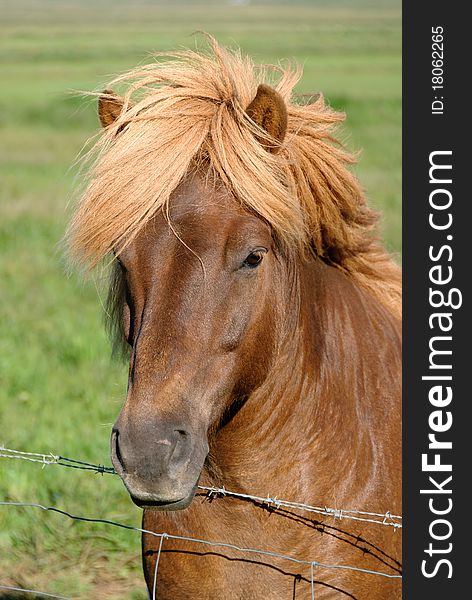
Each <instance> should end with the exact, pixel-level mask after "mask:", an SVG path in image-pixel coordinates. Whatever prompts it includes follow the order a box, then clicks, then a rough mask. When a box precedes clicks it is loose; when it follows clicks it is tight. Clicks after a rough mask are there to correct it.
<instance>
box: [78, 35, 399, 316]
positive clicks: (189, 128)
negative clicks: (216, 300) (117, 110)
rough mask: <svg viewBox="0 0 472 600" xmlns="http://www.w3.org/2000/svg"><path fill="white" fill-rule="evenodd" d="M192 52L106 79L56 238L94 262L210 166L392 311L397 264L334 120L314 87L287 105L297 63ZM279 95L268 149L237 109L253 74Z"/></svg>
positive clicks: (280, 232) (294, 244) (282, 232)
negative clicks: (94, 128) (282, 131)
mask: <svg viewBox="0 0 472 600" xmlns="http://www.w3.org/2000/svg"><path fill="white" fill-rule="evenodd" d="M208 39H209V45H208V48H207V49H206V50H204V51H191V50H186V51H181V52H173V53H162V54H157V55H156V56H155V60H154V62H152V63H151V64H148V65H145V66H139V67H137V68H136V69H133V70H131V71H129V72H127V73H125V74H123V75H121V76H120V77H118V78H117V79H115V80H114V81H113V82H112V83H111V85H112V86H115V87H116V86H118V88H119V89H120V88H124V92H123V99H124V104H123V108H122V110H121V114H120V115H119V117H118V118H117V119H116V121H115V122H114V123H113V124H112V125H110V126H109V127H107V128H106V129H104V130H103V132H102V134H101V136H100V138H99V139H98V141H97V142H96V144H95V146H94V148H93V149H92V155H93V157H94V164H93V165H92V167H91V168H90V171H89V180H88V185H87V187H86V189H85V192H84V193H83V196H82V199H81V202H80V203H79V205H78V207H77V209H76V212H75V214H74V216H73V219H72V221H71V224H70V227H69V230H68V234H67V241H68V244H69V248H70V251H71V256H72V257H73V259H74V260H75V261H77V262H78V263H81V264H85V265H87V266H90V267H93V266H95V265H96V264H97V263H98V262H99V261H100V260H101V259H102V258H104V257H105V256H106V255H107V254H108V253H110V252H111V251H114V252H115V253H119V252H120V251H121V250H122V249H123V248H124V247H125V246H126V245H127V244H129V243H130V242H131V240H132V239H133V238H134V237H135V236H136V235H137V233H138V232H139V231H140V229H141V228H142V227H143V226H144V225H145V224H146V223H147V222H148V221H149V220H150V219H151V218H152V217H153V216H154V215H155V214H156V212H157V211H159V210H164V211H167V209H168V207H169V198H170V196H171V194H172V192H173V191H174V190H175V188H176V187H177V185H178V184H179V183H180V181H181V180H182V179H183V178H184V177H185V175H186V174H188V173H189V171H190V170H192V169H198V168H201V167H202V166H204V165H205V166H206V168H207V169H208V168H209V169H211V171H212V172H213V173H214V175H215V176H216V179H217V180H218V181H219V182H222V183H223V184H224V185H225V186H227V187H228V188H229V189H230V190H231V192H232V193H233V194H234V197H235V200H236V201H238V202H240V203H242V205H243V206H244V207H246V208H247V209H248V210H250V211H252V212H254V213H256V214H257V215H259V216H260V217H261V218H263V219H264V220H266V221H267V222H268V223H269V224H270V225H271V227H272V229H273V231H274V235H275V236H277V238H278V239H279V240H280V242H281V243H282V244H285V245H286V246H288V247H289V248H292V249H293V248H296V249H297V250H298V251H299V252H300V253H302V254H307V253H314V254H316V255H317V256H319V257H320V258H321V259H322V260H324V261H326V262H328V263H330V264H332V265H333V266H335V267H337V268H339V269H341V270H343V271H344V272H345V273H346V274H348V276H350V277H352V278H354V279H355V280H356V281H357V282H358V283H359V284H360V285H361V286H362V287H364V288H366V289H367V290H369V291H370V292H371V293H372V294H374V295H375V296H376V297H377V298H378V299H379V300H380V302H381V303H382V304H383V305H384V306H386V307H387V308H388V310H389V311H390V312H391V313H392V314H394V315H395V316H399V315H400V302H401V300H400V298H401V289H400V269H399V268H398V266H397V265H396V264H395V263H394V262H393V260H392V259H391V257H390V256H389V255H388V254H387V253H386V251H385V250H384V248H383V247H382V245H381V244H380V243H379V242H378V241H377V239H376V237H375V225H376V222H377V215H376V213H374V212H373V211H372V210H371V209H370V208H369V207H368V206H367V204H366V201H365V197H364V194H363V191H362V189H361V187H360V185H359V183H358V181H357V180H356V178H355V177H354V176H353V174H352V173H351V172H350V171H349V169H348V166H349V165H350V164H352V163H353V162H354V159H353V157H352V155H350V154H349V153H348V152H346V150H345V149H344V148H343V147H342V146H341V145H340V144H339V143H338V142H337V141H336V139H335V138H334V129H335V127H336V125H337V124H338V123H339V122H341V121H342V120H343V119H344V115H343V114H342V113H339V112H335V111H334V110H332V109H331V108H330V107H329V106H327V105H326V104H325V101H324V99H323V97H322V96H321V95H317V96H316V97H315V98H314V99H313V101H312V102H311V103H304V104H299V103H297V102H296V100H295V99H294V97H293V88H294V86H295V84H296V83H297V81H298V80H299V78H300V75H301V71H300V69H299V68H295V69H292V68H282V67H274V66H269V67H267V66H266V67H256V66H255V65H254V64H253V63H252V62H251V61H250V59H248V58H247V57H243V56H241V54H240V53H239V52H232V51H229V50H226V49H223V48H221V47H220V46H219V45H218V44H217V43H216V41H215V40H213V38H211V37H209V38H208ZM263 82H265V83H269V84H270V85H273V87H274V88H275V89H276V90H277V91H278V92H279V93H280V94H281V96H282V97H283V99H284V101H285V103H286V106H287V110H288V128H287V134H286V137H285V139H284V141H283V143H282V144H281V145H280V147H279V148H278V152H277V153H271V152H267V150H266V149H265V148H264V146H263V145H262V144H261V143H260V137H261V130H260V129H259V128H258V126H257V125H256V124H255V123H254V122H253V121H252V120H251V119H250V118H249V117H248V115H247V114H246V112H245V109H246V108H247V106H248V105H249V104H250V102H251V100H252V99H253V98H254V96H255V94H256V90H257V86H258V85H259V83H263Z"/></svg>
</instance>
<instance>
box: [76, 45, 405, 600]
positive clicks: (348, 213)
mask: <svg viewBox="0 0 472 600" xmlns="http://www.w3.org/2000/svg"><path fill="white" fill-rule="evenodd" d="M300 76H301V70H300V69H299V68H298V67H292V66H287V67H282V66H279V67H270V66H265V67H262V66H261V67H258V66H255V65H254V64H253V63H252V61H251V60H250V59H249V58H248V57H245V56H243V55H242V54H241V53H240V51H237V50H230V49H226V48H224V47H221V46H220V45H219V44H218V43H217V42H216V40H214V39H213V38H212V37H209V43H208V45H207V47H205V48H204V49H200V50H182V51H178V52H170V53H163V54H158V55H157V56H156V58H155V60H154V61H153V62H152V63H150V64H148V65H144V66H139V67H137V68H136V69H133V70H131V71H128V72H127V73H124V74H122V75H120V76H119V77H117V78H116V79H115V80H114V81H113V82H112V83H111V84H110V88H107V89H106V90H105V91H104V92H100V93H97V94H96V96H97V98H98V113H99V119H100V122H101V125H102V129H101V132H102V133H101V135H99V139H98V141H97V142H96V144H95V146H94V151H93V152H92V156H93V157H94V162H93V164H92V165H91V166H90V168H89V171H88V172H89V176H88V177H87V180H86V186H85V187H84V190H83V191H82V195H81V199H80V201H79V203H78V206H77V208H76V209H75V212H74V215H73V217H72V219H71V222H70V226H69V229H68V232H67V240H68V243H69V247H70V255H71V257H72V260H74V261H75V262H76V263H77V264H78V265H82V266H85V267H86V268H87V269H92V268H93V267H96V266H97V265H98V264H99V263H100V264H101V263H103V262H105V263H106V264H107V265H108V266H110V267H111V281H110V287H109V294H108V304H107V313H108V316H109V323H108V325H109V328H110V330H111V333H112V336H113V338H114V340H115V349H116V350H119V351H120V350H122V351H123V352H124V353H125V356H127V357H128V359H129V377H128V390H127V396H126V401H125V402H124V404H123V407H122V409H121V412H120V414H119V417H118V419H117V421H116V423H115V425H114V426H113V429H112V434H111V455H112V462H113V465H114V467H115V469H116V471H117V473H118V474H119V476H120V477H121V479H122V480H123V482H124V485H125V486H126V489H127V491H128V492H129V495H130V497H131V499H132V500H133V501H134V503H135V504H137V505H138V506H139V507H141V508H142V509H143V530H144V533H143V535H142V557H143V568H144V575H145V579H146V583H147V588H148V592H149V595H150V597H152V598H159V599H161V600H170V599H172V600H180V599H187V598H201V599H216V598H218V599H220V598H224V599H246V600H253V599H282V598H284V599H285V598H297V599H305V598H312V597H314V596H315V597H316V598H338V597H344V598H356V599H358V600H361V599H362V600H369V599H376V600H378V599H383V598H389V599H392V598H400V597H401V589H400V581H401V580H400V579H398V578H395V577H382V576H379V575H375V574H370V573H365V572H363V571H362V569H364V570H370V571H375V572H383V573H385V574H389V575H391V576H392V575H393V576H396V577H398V576H399V574H400V573H401V548H400V547H401V535H400V532H399V531H398V530H396V529H395V528H392V527H385V526H382V523H380V524H379V523H375V522H370V521H369V519H368V518H367V519H366V520H365V521H357V520H352V519H351V520H350V519H335V518H333V517H332V516H329V515H330V513H329V514H328V516H326V515H322V514H321V515H320V514H319V513H309V512H304V511H302V510H299V509H298V508H297V507H292V506H288V507H287V506H285V507H281V506H279V507H277V505H274V504H270V503H264V502H263V501H261V500H259V501H258V500H257V499H256V500H255V499H254V498H251V497H256V498H257V497H259V499H260V498H264V497H267V495H268V494H272V495H275V494H276V495H277V497H278V498H284V499H287V500H292V501H296V502H299V503H304V504H307V505H318V506H321V507H324V506H326V507H333V506H334V507H335V508H336V507H337V508H340V509H358V510H365V511H376V510H380V511H381V513H383V512H386V511H387V510H388V511H391V512H394V513H397V514H401V512H400V511H401V480H400V470H401V440H400V435H401V433H400V428H401V411H400V408H401V407H400V392H401V373H400V370H401V337H400V327H401V325H400V323H401V315H400V300H401V283H400V269H399V267H398V266H397V265H396V263H395V261H394V260H393V259H392V257H391V256H390V255H389V254H388V253H387V251H386V250H385V249H384V247H383V245H382V243H381V242H380V241H379V239H378V236H377V234H376V222H377V219H378V215H377V213H375V212H374V211H373V210H371V209H370V208H369V207H368V206H367V202H366V199H365V195H364V192H363V191H362V189H361V187H360V184H359V182H358V181H357V179H356V177H355V176H354V175H353V174H352V172H351V170H350V165H351V164H352V163H353V162H354V157H353V156H352V155H351V154H350V153H349V152H348V151H347V150H346V149H345V148H344V147H343V146H342V145H341V144H340V143H339V142H338V141H337V139H336V136H335V129H336V127H337V126H338V124H339V123H340V122H341V121H342V120H343V119H344V115H343V114H341V113H339V112H336V111H334V110H333V109H332V108H330V107H329V106H328V105H327V103H326V102H325V100H324V98H323V96H322V95H321V94H316V95H314V96H313V97H310V98H309V99H308V100H306V99H300V98H299V97H297V96H295V94H294V93H293V88H294V86H295V84H296V83H297V81H298V80H299V78H300ZM117 88H123V90H124V91H123V92H120V91H119V89H118V91H113V89H114V90H117ZM202 487H209V488H217V489H220V490H225V489H226V490H231V491H233V492H235V493H236V494H240V496H238V495H231V494H228V495H225V494H224V492H223V493H222V494H219V495H218V494H214V495H213V496H212V497H209V496H208V494H207V493H206V492H205V491H204V490H203V491H202V489H201V488H202ZM244 495H247V496H249V497H244ZM345 514H347V513H345ZM371 520H374V519H371ZM154 533H156V534H158V535H157V536H156V535H153V534H154ZM160 534H165V535H164V536H161V537H159V535H160ZM173 536H175V537H173ZM181 538H186V539H181ZM195 540H207V541H212V542H215V543H219V545H211V546H209V545H205V544H202V543H199V542H198V541H195ZM224 544H226V546H225V545H224ZM237 548H240V549H241V548H243V549H244V548H249V549H256V550H260V551H261V553H259V554H257V553H254V552H242V551H238V550H237ZM283 556H288V557H290V558H291V559H293V560H289V561H287V560H284V559H283ZM297 561H298V562H297ZM332 567H334V568H332ZM345 567H354V568H345ZM357 569H358V570H357Z"/></svg>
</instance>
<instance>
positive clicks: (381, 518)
mask: <svg viewBox="0 0 472 600" xmlns="http://www.w3.org/2000/svg"><path fill="white" fill-rule="evenodd" d="M0 458H16V459H23V460H29V461H32V462H37V463H41V464H43V466H45V465H52V464H56V465H60V466H62V467H69V468H72V469H81V470H84V471H93V472H95V473H100V474H101V475H103V474H105V473H107V474H112V475H116V474H117V473H116V471H115V469H114V468H113V467H106V466H104V465H95V464H93V463H88V462H84V461H80V460H74V459H71V458H66V457H64V456H59V455H57V456H56V455H54V454H39V453H37V452H20V451H19V450H12V449H10V448H4V447H2V446H0ZM198 489H199V490H201V491H203V492H205V493H206V494H207V496H208V497H209V498H215V497H218V496H223V497H226V496H231V497H233V498H241V499H244V500H251V501H253V502H258V503H260V504H263V505H269V506H273V507H275V509H276V510H277V509H279V508H290V509H292V510H300V511H305V512H311V513H315V514H318V515H323V516H327V517H333V518H335V519H351V520H353V521H361V522H364V523H376V524H377V525H385V526H387V527H393V529H394V530H396V529H401V528H402V524H401V523H399V521H401V520H402V517H401V515H393V514H392V513H391V512H390V511H386V512H382V513H380V512H369V511H363V510H354V509H344V508H343V509H340V508H329V507H327V506H312V505H310V504H304V503H302V502H291V501H288V500H279V499H278V498H277V496H275V497H271V496H267V497H262V496H254V495H251V494H243V493H241V492H232V491H229V490H227V489H226V488H224V487H207V486H202V485H199V486H198Z"/></svg>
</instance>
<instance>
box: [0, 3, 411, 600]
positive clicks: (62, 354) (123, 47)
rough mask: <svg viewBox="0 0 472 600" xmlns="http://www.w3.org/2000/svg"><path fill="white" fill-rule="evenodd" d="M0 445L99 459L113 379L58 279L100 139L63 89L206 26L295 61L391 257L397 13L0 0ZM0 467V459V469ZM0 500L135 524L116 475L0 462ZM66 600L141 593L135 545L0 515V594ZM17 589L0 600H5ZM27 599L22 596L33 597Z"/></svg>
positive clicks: (94, 302) (124, 537)
mask: <svg viewBox="0 0 472 600" xmlns="http://www.w3.org/2000/svg"><path fill="white" fill-rule="evenodd" d="M0 14H1V15H2V19H1V23H0V63H1V82H0V135H1V144H0V181H1V187H0V288H1V304H0V323H1V333H0V444H3V445H5V446H7V447H11V448H16V449H20V450H30V451H38V452H43V451H45V452H49V451H51V452H53V453H61V454H64V455H66V456H70V457H72V458H81V459H84V460H90V461H93V462H108V440H109V433H110V425H111V423H112V422H113V421H114V420H115V418H116V415H117V413H118V411H119V408H120V405H121V402H122V400H123V397H124V391H125V386H126V368H125V367H124V366H123V365H119V364H114V363H113V362H112V361H111V360H110V352H109V345H108V342H107V340H106V337H105V334H104V332H103V329H102V325H101V306H100V299H99V294H97V288H100V282H98V283H97V282H95V283H97V285H95V283H94V282H93V281H90V282H88V283H82V282H80V281H79V279H78V278H77V277H75V276H70V277H68V276H67V275H66V269H65V264H64V259H63V256H62V254H61V249H60V247H59V246H58V242H59V240H60V238H61V236H62V234H63V231H64V226H65V223H66V219H67V210H66V204H67V202H68V200H69V198H70V196H71V190H72V180H73V176H74V171H73V170H71V169H70V167H71V165H72V164H73V163H74V161H75V159H76V156H77V154H78V153H79V151H80V149H81V147H82V145H83V143H84V142H85V140H86V139H87V138H88V137H90V136H91V135H92V134H94V133H95V132H96V130H97V118H96V114H95V107H94V106H93V104H91V103H90V102H89V101H88V100H85V101H84V100H83V98H81V97H80V95H79V94H77V93H74V90H75V91H77V90H91V89H101V88H102V87H103V85H104V84H105V83H106V82H107V80H108V79H110V77H111V76H112V75H113V74H114V73H117V72H119V71H121V70H123V69H125V68H128V67H131V66H134V65H135V64H137V63H138V62H142V61H143V60H145V59H146V56H147V53H149V52H150V51H152V50H164V49H171V48H175V47H176V46H179V45H187V46H189V45H190V46H193V44H194V37H193V35H192V34H193V32H195V31H197V30H206V31H209V32H211V33H213V34H214V35H215V36H216V37H217V38H218V39H219V41H220V42H223V43H230V44H238V45H240V46H241V47H242V49H243V50H244V51H246V52H248V53H250V54H251V55H252V56H253V57H254V59H255V60H256V61H258V62H274V61H278V60H280V59H283V58H290V59H296V60H297V61H299V62H301V63H302V64H303V65H304V72H305V74H304V78H303V80H302V82H301V83H300V85H299V88H298V91H300V92H305V91H306V92H308V91H318V90H322V91H323V92H324V94H325V96H326V97H327V99H328V100H329V102H330V103H331V104H332V105H333V106H334V107H336V108H339V109H342V110H345V111H346V112H347V115H348V120H347V124H346V127H345V130H344V136H345V138H346V139H347V143H348V146H349V147H350V148H352V149H362V155H361V161H360V164H359V165H358V166H357V167H356V168H355V170H356V173H357V174H358V176H359V178H360V179H361V181H362V183H363V185H364V187H365V188H366V190H367V194H368V197H369V199H370V201H371V203H372V204H373V205H375V206H376V207H378V208H379V209H381V210H382V212H383V223H382V231H383V234H384V237H385V240H386V243H387V245H388V247H389V248H390V249H391V250H392V251H395V252H398V253H399V252H400V251H401V231H400V224H401V221H400V187H401V170H400V168H401V167H400V165H401V129H400V125H401V73H400V68H401V58H400V52H401V29H400V25H401V21H400V9H399V2H398V1H397V0H395V1H394V0H384V1H383V2H370V3H369V2H367V1H366V2H362V1H361V0H357V1H354V0H351V1H349V0H344V1H343V2H339V3H337V2H316V1H313V2H306V3H301V4H299V5H295V3H291V4H290V6H284V5H283V4H270V3H269V4H268V3H259V4H257V3H255V4H251V5H241V6H235V5H227V4H225V3H224V2H213V3H212V4H208V5H206V6H200V5H198V4H196V3H190V4H187V5H186V4H184V3H181V2H176V1H174V2H172V3H169V4H168V5H167V4H162V5H161V4H159V3H157V2H151V1H149V2H134V3H132V2H130V1H126V0H122V1H119V0H117V1H115V2H109V1H106V0H105V1H104V0H102V1H100V0H96V1H94V2H92V1H91V0H82V1H80V2H79V0H70V1H67V0H63V1H59V0H56V1H54V0H49V1H47V0H43V1H39V0H38V1H34V0H17V1H16V2H8V0H7V1H3V0H0ZM0 460H1V459H0ZM0 499H6V500H15V501H24V502H40V503H43V504H47V505H54V506H58V507H61V508H63V509H65V510H68V511H70V512H72V513H74V514H79V515H84V516H93V517H99V518H109V519H114V520H119V521H123V522H126V523H130V524H134V525H139V523H140V511H139V510H138V509H137V508H135V507H134V505H132V504H131V501H130V500H129V498H128V496H127V494H126V492H125V490H124V487H123V486H122V484H121V483H120V481H119V480H118V479H117V478H113V477H111V476H104V477H101V476H97V475H93V474H89V473H86V472H85V473H82V472H76V471H72V470H69V469H61V468H60V467H53V466H51V467H47V468H44V469H41V467H40V466H37V465H34V464H32V463H31V464H30V463H26V462H23V461H21V462H20V461H6V460H3V462H0ZM2 584H6V585H19V586H21V587H26V588H34V589H38V590H45V591H49V592H52V593H58V594H62V595H65V596H68V597H73V598H77V599H79V598H80V599H81V598H84V599H85V598H87V599H90V598H97V599H101V598H104V599H105V598H106V599H112V598H116V599H117V598H129V599H136V600H138V599H141V598H145V597H146V596H145V593H144V586H143V583H142V578H141V558H140V539H139V535H138V534H137V533H136V534H135V533H132V532H126V531H122V530H119V529H115V528H110V527H105V526H101V525H91V524H86V523H75V522H72V521H69V520H67V519H66V518H65V517H61V516H59V515H55V514H51V513H43V512H40V511H37V510H35V509H24V508H2V507H0V585H2ZM7 597H9V598H13V597H20V596H12V595H2V592H1V590H0V598H7ZM28 597H30V598H31V596H28Z"/></svg>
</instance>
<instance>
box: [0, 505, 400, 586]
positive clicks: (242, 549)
mask: <svg viewBox="0 0 472 600" xmlns="http://www.w3.org/2000/svg"><path fill="white" fill-rule="evenodd" d="M0 506H16V507H23V508H39V509H41V510H45V511H51V512H55V513H59V514H61V515H64V516H66V517H69V518H70V519H73V520H76V521H86V522H88V523H103V524H105V525H113V526H115V527H121V528H122V529H129V530H133V531H137V532H140V533H146V534H148V535H152V536H154V537H158V538H160V539H161V540H162V539H163V538H165V539H171V540H181V541H185V542H194V543H196V544H205V545H207V546H212V547H217V548H228V549H231V550H236V551H237V552H241V553H243V554H244V553H248V554H259V555H261V556H270V557H272V558H279V559H282V560H287V561H290V562H293V563H297V564H299V565H307V566H310V567H311V566H312V565H316V566H317V567H321V568H324V569H341V570H347V571H357V572H359V573H366V574H368V575H378V576H379V577H387V578H388V579H401V578H402V576H401V575H393V574H391V573H384V572H382V571H373V570H371V569H362V568H361V567H353V566H351V565H330V564H325V563H320V562H317V561H309V560H302V559H299V558H295V557H294V556H288V555H285V554H279V553H278V552H272V551H270V550H258V549H255V548H245V547H241V546H236V545H234V544H229V543H227V542H213V541H210V540H201V539H199V538H193V537H187V536H182V535H173V534H170V533H164V532H163V533H156V532H155V531H150V530H148V529H142V528H140V527H133V526H132V525H126V524H124V523H118V522H117V521H110V520H108V519H94V518H91V517H79V516H76V515H73V514H71V513H69V512H67V511H65V510H62V509H60V508H56V507H54V506H43V505H42V504H36V503H34V502H0ZM161 547H162V546H161Z"/></svg>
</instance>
